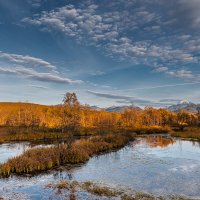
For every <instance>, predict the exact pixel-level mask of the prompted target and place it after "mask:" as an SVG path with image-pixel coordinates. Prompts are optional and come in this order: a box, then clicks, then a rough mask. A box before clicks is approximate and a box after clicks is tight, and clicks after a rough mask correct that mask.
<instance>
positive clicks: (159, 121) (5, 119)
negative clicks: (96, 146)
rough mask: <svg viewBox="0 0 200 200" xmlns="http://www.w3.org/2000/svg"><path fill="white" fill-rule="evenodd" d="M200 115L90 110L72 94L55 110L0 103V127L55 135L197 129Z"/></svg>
mask: <svg viewBox="0 0 200 200" xmlns="http://www.w3.org/2000/svg"><path fill="white" fill-rule="evenodd" d="M199 125H200V113H196V114H193V113H189V112H187V111H185V110H180V111H179V112H178V113H175V112H171V111H169V110H167V109H163V108H159V109H155V108H152V107H146V108H144V109H141V110H140V109H137V108H129V109H126V110H124V112H107V111H105V110H100V111H97V110H93V109H91V108H90V107H89V106H87V105H81V104H80V103H79V101H78V99H77V96H76V94H75V93H66V95H65V96H64V99H63V102H62V104H60V105H56V106H45V105H37V104H30V103H0V126H2V127H29V128H47V129H54V130H57V131H62V132H65V131H68V130H72V131H80V130H83V129H87V130H94V129H96V130H99V131H101V130H115V129H127V130H128V129H129V130H134V129H141V128H147V127H166V128H167V127H173V126H177V127H181V128H183V127H184V126H199Z"/></svg>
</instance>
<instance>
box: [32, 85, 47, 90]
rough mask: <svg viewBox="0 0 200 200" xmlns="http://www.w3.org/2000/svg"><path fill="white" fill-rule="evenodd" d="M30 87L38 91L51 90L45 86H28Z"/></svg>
mask: <svg viewBox="0 0 200 200" xmlns="http://www.w3.org/2000/svg"><path fill="white" fill-rule="evenodd" d="M28 86H29V87H33V88H37V89H44V90H46V89H49V87H46V86H43V85H28Z"/></svg>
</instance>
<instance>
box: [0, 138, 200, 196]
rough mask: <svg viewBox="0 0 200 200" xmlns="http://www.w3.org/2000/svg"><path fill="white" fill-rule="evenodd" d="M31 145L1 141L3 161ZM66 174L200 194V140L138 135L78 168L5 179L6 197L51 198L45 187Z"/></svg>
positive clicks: (166, 191) (156, 190)
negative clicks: (126, 143) (116, 148)
mask: <svg viewBox="0 0 200 200" xmlns="http://www.w3.org/2000/svg"><path fill="white" fill-rule="evenodd" d="M27 148H30V143H16V144H15V143H12V144H2V145H0V162H3V161H5V160H6V159H8V158H9V157H12V156H15V155H17V154H19V153H22V152H23V151H24V150H25V149H27ZM65 179H66V180H78V181H93V182H96V183H102V184H106V185H109V186H111V187H120V188H128V189H132V190H134V191H143V192H148V193H151V194H155V195H169V194H175V195H186V196H190V197H192V198H198V199H200V143H199V142H192V141H185V140H180V139H175V138H171V137H170V136H167V135H151V136H146V137H141V138H137V139H136V140H135V141H134V142H131V143H130V144H129V145H128V146H126V147H124V148H122V149H121V150H119V151H116V152H111V153H107V154H104V155H100V156H96V157H93V158H91V159H90V160H89V161H88V162H87V163H86V164H84V165H81V166H77V167H74V168H72V169H62V170H53V171H51V172H49V173H45V174H42V175H38V176H34V177H18V176H12V177H10V178H8V179H0V186H1V187H0V196H3V197H7V198H10V199H17V198H19V199H23V198H24V199H37V200H38V199H49V195H51V191H49V190H48V189H45V185H47V184H48V183H51V182H54V183H55V182H58V181H60V180H65ZM18 196H19V197H18Z"/></svg>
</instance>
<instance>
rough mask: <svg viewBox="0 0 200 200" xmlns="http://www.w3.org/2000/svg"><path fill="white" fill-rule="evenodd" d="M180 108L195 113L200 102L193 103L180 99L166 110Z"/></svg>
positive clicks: (199, 107) (198, 108)
mask: <svg viewBox="0 0 200 200" xmlns="http://www.w3.org/2000/svg"><path fill="white" fill-rule="evenodd" d="M182 109H184V110H187V111H188V112H191V113H197V112H198V110H200V104H194V103H192V102H189V101H186V100H183V101H180V102H179V103H178V104H176V105H172V106H169V107H168V110H170V111H173V112H178V111H180V110H182Z"/></svg>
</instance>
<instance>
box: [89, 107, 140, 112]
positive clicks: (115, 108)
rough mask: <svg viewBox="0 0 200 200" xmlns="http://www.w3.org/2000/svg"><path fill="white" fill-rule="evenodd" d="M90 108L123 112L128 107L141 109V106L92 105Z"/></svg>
mask: <svg viewBox="0 0 200 200" xmlns="http://www.w3.org/2000/svg"><path fill="white" fill-rule="evenodd" d="M90 108H91V109H92V110H98V111H100V110H105V111H107V112H123V111H125V110H126V109H131V108H134V109H138V110H141V108H140V107H137V106H111V107H108V108H99V107H98V106H91V107H90Z"/></svg>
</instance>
